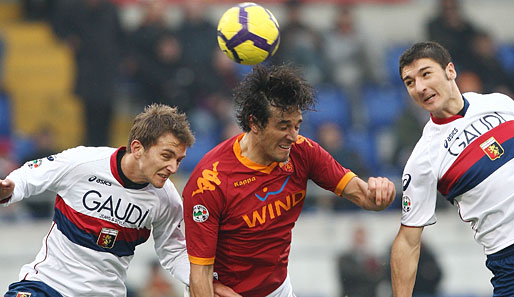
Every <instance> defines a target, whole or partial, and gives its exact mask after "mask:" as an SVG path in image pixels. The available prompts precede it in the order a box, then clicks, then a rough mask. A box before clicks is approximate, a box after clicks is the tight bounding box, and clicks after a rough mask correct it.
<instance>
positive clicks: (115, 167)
mask: <svg viewBox="0 0 514 297" xmlns="http://www.w3.org/2000/svg"><path fill="white" fill-rule="evenodd" d="M126 151H127V148H126V147H124V146H120V147H119V148H118V149H117V150H116V151H115V152H114V153H113V154H112V155H111V173H112V175H113V176H114V178H115V179H116V180H117V181H118V182H119V183H120V184H121V185H122V186H123V187H124V188H127V189H135V190H140V189H142V188H144V187H146V186H148V183H144V184H138V183H135V182H133V181H131V180H130V179H128V177H126V176H125V174H124V173H123V171H122V170H121V158H122V157H123V155H125V153H126Z"/></svg>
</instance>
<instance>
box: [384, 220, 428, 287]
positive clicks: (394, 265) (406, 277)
mask: <svg viewBox="0 0 514 297" xmlns="http://www.w3.org/2000/svg"><path fill="white" fill-rule="evenodd" d="M422 232H423V227H408V226H403V225H402V226H401V227H400V230H399V231H398V234H397V235H396V238H395V240H394V242H393V247H392V249H391V281H392V286H393V295H394V297H410V296H412V290H413V289H414V283H415V281H416V272H417V270H418V261H419V251H420V247H421V233H422Z"/></svg>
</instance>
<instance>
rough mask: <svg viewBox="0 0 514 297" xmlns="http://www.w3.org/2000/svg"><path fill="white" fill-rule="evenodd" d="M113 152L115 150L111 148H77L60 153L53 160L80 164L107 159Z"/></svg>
mask: <svg viewBox="0 0 514 297" xmlns="http://www.w3.org/2000/svg"><path fill="white" fill-rule="evenodd" d="M115 150H116V149H115V148H112V147H87V146H77V147H74V148H69V149H66V150H64V151H62V152H61V153H59V154H57V155H55V158H56V159H57V160H61V161H67V162H72V163H76V164H80V163H87V162H91V161H95V160H100V159H105V158H108V157H110V156H111V155H112V154H113V153H114V152H115Z"/></svg>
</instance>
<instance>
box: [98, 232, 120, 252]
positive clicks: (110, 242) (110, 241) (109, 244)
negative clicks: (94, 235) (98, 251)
mask: <svg viewBox="0 0 514 297" xmlns="http://www.w3.org/2000/svg"><path fill="white" fill-rule="evenodd" d="M118 232H119V231H118V230H116V229H111V228H102V231H101V232H100V235H98V240H97V241H96V244H98V245H99V246H101V247H103V248H106V249H112V248H113V247H114V243H115V242H116V237H118Z"/></svg>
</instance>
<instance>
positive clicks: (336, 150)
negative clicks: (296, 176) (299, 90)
mask: <svg viewBox="0 0 514 297" xmlns="http://www.w3.org/2000/svg"><path fill="white" fill-rule="evenodd" d="M316 138H317V141H318V142H319V144H320V145H321V147H322V148H324V149H325V150H326V151H327V152H329V153H330V154H331V155H332V157H334V159H335V160H336V161H337V162H339V164H341V165H343V166H345V167H346V168H352V171H353V172H354V173H355V174H357V175H358V176H361V177H363V178H365V177H368V176H369V169H368V168H367V167H366V165H365V162H364V161H363V160H362V158H361V157H360V155H359V154H358V153H357V152H356V151H355V150H352V149H350V148H349V147H348V146H346V144H345V140H344V131H343V129H342V128H341V127H340V126H339V125H338V124H336V123H332V122H326V123H322V124H321V125H320V126H319V127H318V128H317V137H316ZM334 196H335V195H334V194H333V193H331V192H327V191H319V193H316V195H315V197H316V201H315V203H317V206H318V207H321V208H325V209H334V210H359V209H360V208H359V207H358V206H357V205H355V204H353V203H352V202H350V201H348V200H346V199H334ZM336 198H337V197H336ZM311 200H313V199H310V200H309V199H307V200H306V203H309V202H310V201H311Z"/></svg>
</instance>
